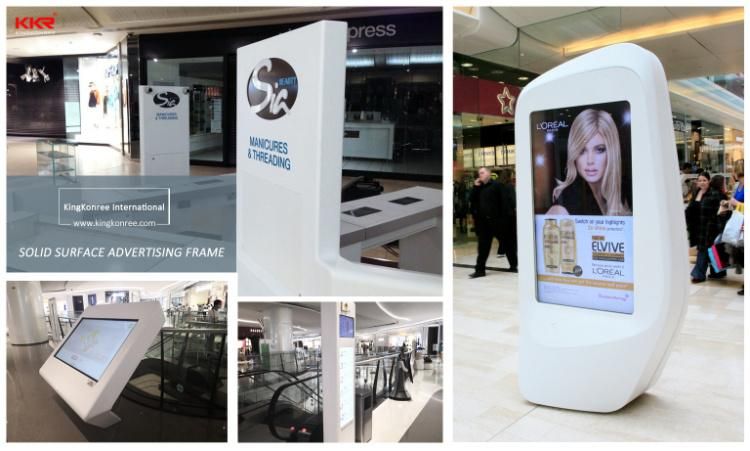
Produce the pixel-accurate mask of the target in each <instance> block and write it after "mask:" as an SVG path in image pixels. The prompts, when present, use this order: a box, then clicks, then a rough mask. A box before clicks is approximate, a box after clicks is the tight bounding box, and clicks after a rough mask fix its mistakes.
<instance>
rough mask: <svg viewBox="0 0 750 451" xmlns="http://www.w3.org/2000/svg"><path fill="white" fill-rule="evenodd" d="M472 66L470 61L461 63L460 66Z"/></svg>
mask: <svg viewBox="0 0 750 451" xmlns="http://www.w3.org/2000/svg"><path fill="white" fill-rule="evenodd" d="M472 66H474V65H473V64H472V63H461V67H472Z"/></svg>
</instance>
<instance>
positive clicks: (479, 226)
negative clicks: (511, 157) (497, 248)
mask: <svg viewBox="0 0 750 451" xmlns="http://www.w3.org/2000/svg"><path fill="white" fill-rule="evenodd" d="M502 198H503V188H502V186H501V185H500V183H498V182H496V181H494V180H492V174H491V173H490V170H489V169H487V168H485V167H481V168H479V177H478V178H477V179H476V180H474V187H473V188H472V190H471V213H472V215H473V216H474V224H475V228H476V233H477V263H476V266H475V267H474V272H473V273H471V274H470V275H469V277H470V278H472V279H474V278H477V277H484V276H485V275H486V273H485V269H486V265H487V257H489V255H490V248H491V247H492V238H493V237H499V236H500V222H501V203H502Z"/></svg>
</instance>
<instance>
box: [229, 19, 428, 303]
mask: <svg viewBox="0 0 750 451" xmlns="http://www.w3.org/2000/svg"><path fill="white" fill-rule="evenodd" d="M346 36H347V24H346V23H344V22H333V21H322V22H317V23H314V24H311V25H307V26H304V27H301V28H298V29H296V30H293V31H290V32H287V33H283V34H280V35H278V36H275V37H272V38H270V39H266V40H263V41H259V42H256V43H254V44H250V45H247V46H244V47H241V48H239V49H237V93H238V95H237V127H236V129H237V173H238V174H237V215H238V227H237V271H238V274H239V294H241V295H294V296H296V295H333V294H346V295H356V294H370V295H372V294H405V295H409V294H412V295H416V294H419V295H430V294H439V293H440V292H441V284H442V282H441V278H440V277H437V276H433V275H426V274H421V273H416V272H412V271H404V270H396V269H392V268H384V267H374V266H372V265H362V264H356V263H351V262H349V261H347V260H345V259H344V258H342V257H341V255H340V229H341V224H340V221H341V174H342V164H343V153H342V152H343V136H344V86H345V76H346Z"/></svg>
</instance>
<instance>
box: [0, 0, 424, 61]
mask: <svg viewBox="0 0 750 451" xmlns="http://www.w3.org/2000/svg"><path fill="white" fill-rule="evenodd" d="M435 9H436V8H390V7H388V8H386V7H381V8H352V7H289V8H281V7H252V8H243V7H95V6H86V7H28V8H24V7H9V8H8V9H7V26H6V30H7V53H8V56H11V57H29V56H46V55H50V49H54V55H83V54H102V53H106V52H107V51H108V50H110V49H112V48H113V47H114V46H115V45H116V44H117V43H118V42H120V41H121V40H122V39H123V38H124V37H125V36H126V35H127V34H128V33H134V34H147V33H171V32H182V31H197V30H212V29H220V28H235V27H246V26H259V25H270V24H278V23H292V22H303V21H313V20H319V19H323V18H326V19H335V18H344V17H348V18H352V17H367V16H372V15H385V14H406V13H410V12H415V11H425V10H435ZM47 16H53V17H55V27H54V31H51V30H26V29H21V30H19V29H16V18H17V17H19V18H23V17H47Z"/></svg>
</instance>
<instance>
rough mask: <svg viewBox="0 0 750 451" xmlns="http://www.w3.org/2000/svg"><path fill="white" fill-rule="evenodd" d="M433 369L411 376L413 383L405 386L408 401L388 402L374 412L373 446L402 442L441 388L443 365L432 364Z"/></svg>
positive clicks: (389, 400) (390, 400)
mask: <svg viewBox="0 0 750 451" xmlns="http://www.w3.org/2000/svg"><path fill="white" fill-rule="evenodd" d="M435 367H436V369H434V370H422V371H418V372H417V374H416V376H414V383H413V384H411V383H407V384H406V389H407V390H408V391H409V394H410V395H411V401H394V400H392V399H388V400H386V401H384V402H383V404H381V405H379V406H378V407H377V408H376V409H375V411H373V413H372V441H371V442H372V443H378V442H391V443H393V442H398V441H399V440H401V437H403V435H404V433H405V432H406V430H407V429H409V426H411V424H412V423H413V422H414V420H415V419H416V418H417V415H419V412H421V411H422V409H423V408H424V407H425V405H427V402H428V401H429V400H430V397H431V396H432V395H433V394H434V393H435V392H437V391H438V390H441V389H442V388H443V367H442V364H435Z"/></svg>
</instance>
